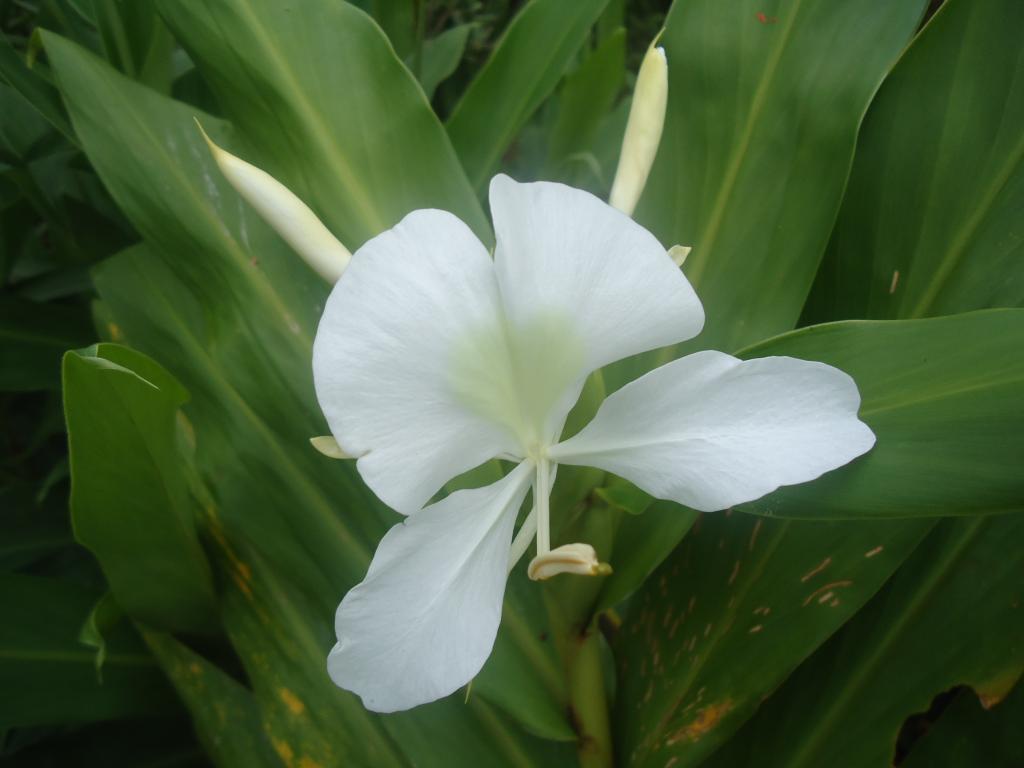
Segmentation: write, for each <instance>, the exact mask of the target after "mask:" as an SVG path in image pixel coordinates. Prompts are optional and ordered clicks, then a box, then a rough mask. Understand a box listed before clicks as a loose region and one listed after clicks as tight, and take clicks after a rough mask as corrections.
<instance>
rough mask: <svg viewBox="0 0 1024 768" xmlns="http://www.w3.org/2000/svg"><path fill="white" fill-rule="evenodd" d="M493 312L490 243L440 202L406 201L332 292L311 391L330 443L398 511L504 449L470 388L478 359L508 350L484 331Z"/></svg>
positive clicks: (485, 370) (480, 377)
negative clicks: (410, 208) (411, 206)
mask: <svg viewBox="0 0 1024 768" xmlns="http://www.w3.org/2000/svg"><path fill="white" fill-rule="evenodd" d="M501 318H502V313H501V302H500V298H499V295H498V287H497V281H496V279H495V275H494V266H493V262H492V261H491V258H490V255H489V254H488V253H487V250H486V249H485V248H484V246H483V244H482V243H480V241H479V240H477V238H476V236H475V235H473V233H472V232H471V231H470V229H469V227H467V226H466V225H465V224H463V223H462V222H461V221H459V219H457V218H456V217H455V216H453V215H452V214H450V213H446V212H444V211H437V210H422V211H414V212H413V213H410V214H409V215H408V216H406V217H405V218H404V219H402V221H401V222H399V224H398V225H397V226H395V227H394V228H393V229H390V230H388V231H387V232H384V233H383V234H381V235H378V236H377V237H375V238H373V239H372V240H370V241H368V242H367V243H366V244H365V245H364V246H363V247H362V248H360V249H359V250H358V251H357V252H356V254H355V255H354V256H353V257H352V263H351V264H350V265H349V267H348V269H347V270H346V271H345V274H344V275H342V277H341V279H340V280H339V281H338V282H337V284H336V285H335V287H334V290H333V291H332V292H331V295H330V298H329V299H328V300H327V306H326V308H325V310H324V314H323V317H322V318H321V320H320V326H319V328H318V329H317V334H316V340H315V342H314V344H313V379H314V382H315V384H316V393H317V398H318V399H319V401H320V407H321V408H322V409H323V412H324V415H325V416H326V417H327V423H328V424H329V425H330V428H331V432H332V433H333V434H334V437H335V438H336V439H337V441H338V445H339V446H340V447H341V449H342V450H343V451H344V452H345V453H347V454H349V455H350V456H358V457H360V458H359V461H358V464H357V467H358V469H359V472H360V474H361V475H362V476H363V479H364V480H365V481H366V483H367V485H369V486H370V488H372V489H373V491H374V492H375V493H376V494H377V495H378V496H379V497H380V498H381V499H382V500H383V501H384V502H385V503H387V504H388V505H390V506H391V507H393V508H394V509H396V510H398V511H399V512H402V513H404V514H410V513H412V512H415V511H416V510H418V509H420V508H421V507H422V506H423V505H424V504H425V503H426V502H427V501H429V499H430V497H431V496H433V495H434V494H435V493H436V492H437V491H438V490H439V489H440V488H441V486H442V485H444V483H446V482H447V481H448V480H450V479H451V478H453V477H455V476H456V475H458V474H460V473H462V472H464V471H466V470H468V469H471V468H473V467H475V466H477V465H479V464H481V463H482V462H484V461H487V460H488V459H490V458H493V457H494V456H497V455H499V454H503V453H513V452H515V448H516V443H515V441H514V439H513V437H512V436H511V435H510V433H509V432H508V430H507V429H505V428H504V427H503V426H502V425H501V424H500V423H499V422H498V421H496V420H495V419H494V418H493V416H492V414H491V413H490V412H489V411H488V404H489V401H488V402H477V400H475V399H474V398H475V397H477V395H478V393H479V397H481V398H484V399H485V400H486V397H487V396H489V395H490V393H491V387H490V381H491V377H493V376H495V375H496V374H495V371H494V368H495V366H493V365H488V364H486V362H481V361H482V360H483V359H485V358H486V357H488V356H494V357H496V358H497V359H499V360H501V359H504V358H506V357H507V355H505V353H504V352H503V350H504V347H503V346H502V345H501V343H500V337H499V338H498V340H497V341H495V340H494V339H492V338H491V337H490V336H487V333H489V331H488V330H487V329H495V332H497V330H499V329H500V328H501V327H502V319H501ZM481 329H483V330H481ZM492 335H493V334H492ZM480 349H484V350H486V355H484V354H483V353H482V352H480ZM496 402H500V399H499V400H497V401H496Z"/></svg>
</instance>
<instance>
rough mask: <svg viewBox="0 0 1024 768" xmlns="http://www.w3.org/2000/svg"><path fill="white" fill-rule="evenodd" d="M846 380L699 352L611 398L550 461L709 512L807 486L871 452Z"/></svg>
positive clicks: (782, 363)
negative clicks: (609, 475) (599, 472)
mask: <svg viewBox="0 0 1024 768" xmlns="http://www.w3.org/2000/svg"><path fill="white" fill-rule="evenodd" d="M859 407H860V394H859V393H858V391H857V385H856V384H855V383H854V381H853V379H851V378H850V377H849V376H848V375H847V374H846V373H844V372H843V371H840V370H839V369H837V368H833V367H831V366H828V365H825V364H823V363H814V362H808V361H806V360H797V359H795V358H791V357H765V358H759V359H756V360H746V361H743V360H739V359H737V358H735V357H732V356H731V355H726V354H723V353H721V352H698V353H696V354H693V355H689V356H687V357H684V358H681V359H679V360H676V361H674V362H671V363H668V364H667V365H663V366H662V367H661V368H658V369H656V370H654V371H651V372H650V373H648V374H647V375H645V376H642V377H641V378H639V379H637V380H636V381H634V382H631V383H630V384H627V385H626V386H625V387H623V388H622V389H620V390H619V391H618V392H616V393H614V394H612V395H611V396H610V397H609V398H608V399H607V400H605V402H604V403H603V404H602V405H601V408H600V409H599V410H598V412H597V415H596V416H595V417H594V420H593V421H592V422H591V423H590V424H588V425H587V426H586V427H585V428H584V429H583V430H582V431H581V432H580V433H579V434H577V435H575V436H574V437H572V438H570V439H569V440H567V441H565V442H564V443H561V444H560V445H557V446H554V447H553V448H552V449H551V450H550V452H549V453H550V456H551V458H552V459H553V460H555V461H559V462H563V463H567V464H585V465H588V466H594V467H599V468H601V469H604V470H607V471H609V472H613V473H615V474H617V475H620V476H621V477H624V478H626V479H627V480H629V481H631V482H633V483H635V484H636V485H637V486H639V487H640V488H642V489H643V490H645V491H647V492H648V493H650V494H652V495H653V496H657V497H658V498H662V499H671V500H673V501H677V502H679V503H680V504H685V505H686V506H688V507H692V508H693V509H697V510H700V511H702V512H711V511H714V510H719V509H726V508H727V507H731V506H733V505H735V504H740V503H743V502H745V501H752V500H754V499H757V498H760V497H761V496H763V495H765V494H766V493H769V492H771V491H773V490H775V489H776V488H778V487H779V486H782V485H793V484H796V483H803V482H806V481H808V480H813V479H814V478H816V477H818V476H820V475H821V474H823V473H825V472H828V471H829V470H832V469H835V468H837V467H840V466H842V465H844V464H846V463H848V462H850V461H852V460H853V459H855V458H856V457H857V456H860V455H861V454H862V453H865V452H866V451H868V450H869V449H870V448H871V446H872V445H874V442H875V436H874V434H873V433H872V432H871V430H870V429H869V428H868V426H867V425H866V424H864V423H863V422H861V421H860V420H859V419H858V418H857V409H858V408H859Z"/></svg>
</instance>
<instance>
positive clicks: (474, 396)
mask: <svg viewBox="0 0 1024 768" xmlns="http://www.w3.org/2000/svg"><path fill="white" fill-rule="evenodd" d="M584 368H585V354H584V347H583V344H582V342H581V341H580V339H579V338H578V336H577V334H576V333H575V331H574V330H573V327H572V323H571V321H570V320H569V318H568V317H567V316H565V315H562V314H560V313H557V312H544V313H540V314H537V315H535V316H534V317H532V318H530V320H529V321H527V322H526V323H523V324H521V325H514V324H513V323H512V322H510V321H509V322H493V323H490V324H487V325H484V326H479V327H476V328H473V329H470V330H469V331H468V332H467V333H466V335H465V336H463V337H462V338H461V339H459V340H458V341H457V342H456V343H455V345H454V346H453V348H452V356H451V360H450V363H449V368H448V370H449V371H450V383H451V387H452V389H453V390H454V392H455V394H456V396H457V397H458V399H459V400H460V401H461V402H462V403H464V404H465V406H466V407H467V408H469V409H470V410H472V411H473V412H475V413H477V414H479V415H480V416H482V417H484V418H486V419H488V420H490V421H494V422H497V423H499V424H501V425H502V426H504V427H506V428H507V429H509V430H510V431H511V432H512V434H513V435H514V436H515V437H516V439H517V441H518V442H519V444H520V447H521V450H522V456H523V457H526V456H527V455H529V454H530V453H531V452H535V451H538V450H541V451H542V450H543V449H545V448H546V447H547V446H548V445H550V444H551V443H552V442H553V441H554V440H555V439H557V437H558V432H560V431H561V429H562V422H563V420H564V418H565V415H566V414H567V413H568V412H569V409H570V408H571V407H572V402H573V401H574V400H575V398H576V397H578V396H579V391H578V390H579V386H580V385H582V380H581V376H580V372H581V371H582V370H584ZM578 380H579V381H578ZM574 385H575V386H574Z"/></svg>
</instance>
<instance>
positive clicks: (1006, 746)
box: [903, 683, 1024, 768]
mask: <svg viewBox="0 0 1024 768" xmlns="http://www.w3.org/2000/svg"><path fill="white" fill-rule="evenodd" d="M1021 723H1024V685H1021V684H1020V683H1017V685H1016V686H1015V687H1014V689H1013V691H1012V692H1011V693H1010V695H1009V696H1007V697H1006V700H1005V701H1001V702H998V703H997V704H994V705H993V704H992V703H991V702H989V703H988V706H987V707H985V706H982V703H981V701H980V700H979V699H978V696H977V695H976V694H975V693H974V691H971V690H962V691H960V692H959V693H958V694H957V695H956V698H954V699H953V701H952V702H951V703H950V704H949V705H948V706H947V707H946V709H945V710H943V712H942V716H941V717H940V718H939V719H938V720H937V721H936V722H935V723H934V724H933V725H932V726H931V727H930V728H929V729H928V731H927V732H926V733H925V735H924V736H923V737H921V739H920V741H918V743H916V744H915V745H914V746H913V748H912V750H911V752H910V756H909V757H908V758H907V760H906V762H905V763H903V766H904V768H976V766H999V765H1005V766H1012V765H1024V740H1022V739H1021V738H1020V724H1021Z"/></svg>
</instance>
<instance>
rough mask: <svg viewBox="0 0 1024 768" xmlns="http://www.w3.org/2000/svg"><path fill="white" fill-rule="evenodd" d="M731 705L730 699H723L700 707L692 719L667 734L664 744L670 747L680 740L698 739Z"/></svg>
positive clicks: (707, 731)
mask: <svg viewBox="0 0 1024 768" xmlns="http://www.w3.org/2000/svg"><path fill="white" fill-rule="evenodd" d="M732 707H733V704H732V700H731V699H725V700H724V701H721V702H718V703H715V704H708V705H707V706H706V707H701V708H700V709H698V710H697V714H696V715H695V716H694V718H693V719H692V720H690V721H689V722H688V723H686V724H685V725H684V726H682V727H681V728H677V729H676V730H674V731H672V733H670V734H669V735H668V738H667V739H666V740H665V744H666V745H667V746H669V747H671V746H672V745H674V744H678V743H679V742H681V741H689V742H696V741H700V739H701V738H702V737H703V736H704V735H705V734H707V733H709V732H710V731H711V730H712V729H713V728H714V727H715V726H717V725H718V724H719V723H720V722H721V721H722V718H723V717H725V715H726V714H727V713H728V712H729V711H730V710H731V709H732Z"/></svg>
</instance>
